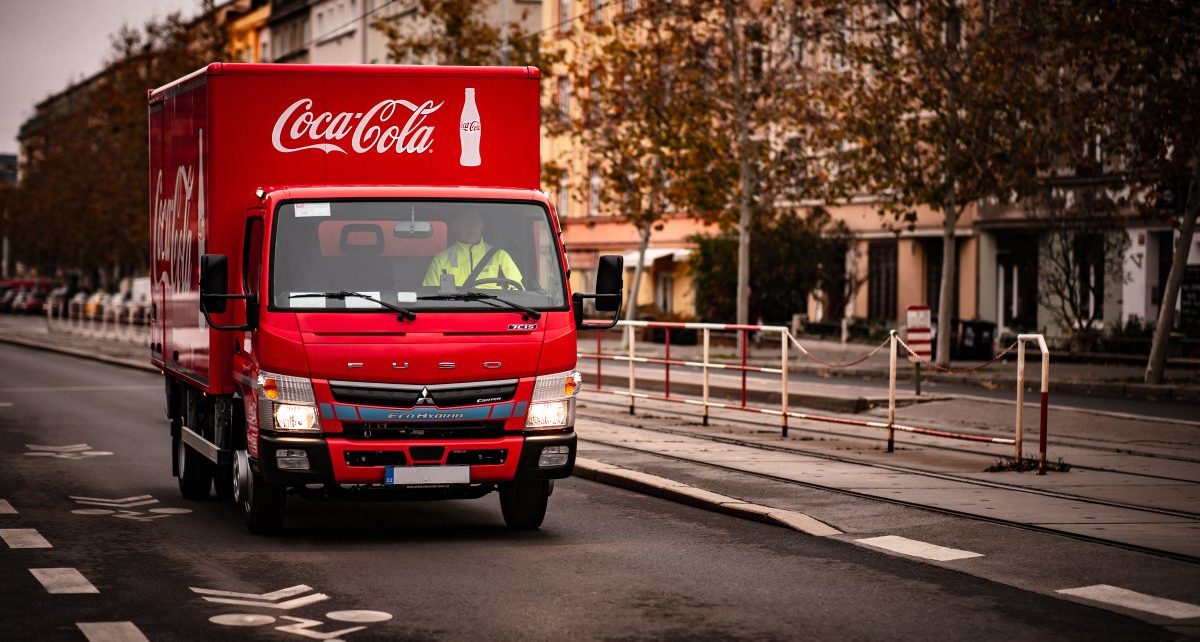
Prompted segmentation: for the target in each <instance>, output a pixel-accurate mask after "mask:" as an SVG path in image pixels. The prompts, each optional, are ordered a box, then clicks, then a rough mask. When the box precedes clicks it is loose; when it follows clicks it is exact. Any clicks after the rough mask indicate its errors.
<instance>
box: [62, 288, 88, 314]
mask: <svg viewBox="0 0 1200 642" xmlns="http://www.w3.org/2000/svg"><path fill="white" fill-rule="evenodd" d="M89 296H91V295H90V294H89V293H88V291H87V290H80V291H78V292H76V293H75V294H74V296H72V297H71V298H70V300H68V301H67V315H68V316H71V317H78V316H81V315H83V314H84V312H85V311H86V309H87V301H88V297H89Z"/></svg>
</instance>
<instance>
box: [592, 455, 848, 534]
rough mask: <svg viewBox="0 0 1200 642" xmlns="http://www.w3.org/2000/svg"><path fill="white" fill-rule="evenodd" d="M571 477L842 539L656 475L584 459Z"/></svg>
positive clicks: (784, 514) (810, 522) (822, 526)
mask: <svg viewBox="0 0 1200 642" xmlns="http://www.w3.org/2000/svg"><path fill="white" fill-rule="evenodd" d="M573 474H574V476H575V477H581V478H583V479H589V480H591V481H595V482H599V483H601V484H607V485H609V486H617V487H620V488H624V489H626V490H632V491H635V492H639V493H642V494H644V495H651V496H654V497H660V498H662V499H667V500H670V501H673V502H678V503H680V504H687V505H689V506H693V507H696V508H702V509H704V510H710V511H713V512H717V513H723V514H725V515H731V516H733V517H740V518H742V519H749V520H752V521H756V522H762V523H764V524H774V525H776V526H783V527H785V528H790V529H792V530H794V531H799V532H801V533H805V534H808V535H813V536H815V537H829V536H831V535H842V534H843V533H842V531H839V530H838V529H836V528H834V527H832V526H830V525H829V524H826V523H825V522H822V521H820V520H818V519H816V518H814V517H811V516H809V515H806V514H804V513H801V512H799V511H794V510H785V509H782V508H772V507H770V506H763V505H762V504H754V503H751V502H745V501H742V500H740V499H737V498H734V497H729V496H727V495H721V494H718V493H714V492H711V491H707V490H704V489H702V488H696V487H695V486H689V485H687V484H684V483H681V482H677V481H673V480H670V479H667V478H665V477H659V476H658V475H651V474H648V473H642V472H638V471H636V470H629V469H627V468H621V467H620V466H614V465H612V464H606V463H604V462H601V461H596V460H594V459H587V458H584V457H576V458H575V472H574V473H573Z"/></svg>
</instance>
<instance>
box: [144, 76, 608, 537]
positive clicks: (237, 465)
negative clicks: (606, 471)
mask: <svg viewBox="0 0 1200 642" xmlns="http://www.w3.org/2000/svg"><path fill="white" fill-rule="evenodd" d="M539 77H540V75H539V73H538V70H537V69H534V68H525V67H522V68H484V67H480V68H473V67H401V66H317V65H313V66H307V65H268V64H222V63H215V64H211V65H209V66H207V67H205V68H204V69H201V70H199V71H197V72H195V73H193V74H191V75H188V76H186V77H183V78H180V79H179V80H177V81H175V82H172V83H171V84H169V85H166V86H163V87H160V88H158V89H154V90H152V91H150V92H149V118H150V191H151V211H150V229H151V252H152V257H153V259H152V263H153V270H152V275H153V302H152V318H153V334H152V338H151V358H152V360H153V362H154V364H155V365H156V366H158V367H159V368H161V369H162V372H163V375H164V379H165V384H166V414H167V417H168V419H169V420H170V422H169V423H170V432H171V440H172V445H173V448H172V453H173V459H172V470H173V473H174V475H175V476H176V477H178V480H179V489H180V492H181V493H182V495H183V496H184V497H185V498H187V499H193V500H198V499H204V498H207V497H208V496H209V494H210V492H213V490H214V489H215V493H216V495H217V496H218V497H221V498H230V499H233V500H235V501H237V502H238V503H240V504H241V505H242V506H243V508H244V511H245V516H246V524H247V526H248V527H249V528H250V530H251V531H253V532H256V533H270V532H275V531H278V530H279V529H280V528H281V527H282V525H283V522H284V517H285V512H286V500H287V498H288V495H299V496H301V497H305V498H309V499H319V500H333V499H341V498H349V499H368V498H396V499H441V498H478V497H482V496H484V495H487V494H489V493H490V492H491V491H498V492H499V495H500V506H501V511H502V513H503V516H504V520H505V522H506V523H507V524H508V525H509V526H510V527H512V528H519V529H532V528H538V527H539V526H540V525H541V523H542V519H543V517H544V516H545V511H546V502H547V498H548V497H549V495H550V493H551V491H552V489H553V480H555V479H560V478H563V477H567V476H569V475H570V474H571V470H572V468H573V466H574V462H575V444H576V438H575V433H574V421H575V412H574V410H575V395H576V394H577V392H578V391H579V385H580V377H579V374H578V373H577V372H576V371H575V359H576V350H575V336H576V330H577V329H579V328H586V327H597V326H599V327H610V326H611V325H612V324H614V323H615V322H616V318H617V315H618V314H619V309H620V305H621V292H622V270H623V268H622V265H621V259H620V257H618V256H604V257H601V258H600V261H599V263H598V265H597V271H596V292H595V293H592V294H581V293H575V294H572V293H571V292H570V289H569V280H568V278H569V275H570V272H569V267H568V265H567V261H566V256H565V254H564V251H563V245H562V239H561V228H560V225H559V221H558V217H557V216H556V214H555V212H554V208H553V207H552V206H551V203H550V201H549V200H548V198H547V196H546V194H544V193H543V192H542V191H540V189H539V175H540V169H541V167H540V158H539V148H540V141H539ZM585 303H587V305H588V307H589V309H594V310H595V311H596V313H597V314H603V315H604V316H605V317H609V315H611V317H610V318H606V319H603V320H589V319H586V318H585V316H588V315H585V312H584V308H585Z"/></svg>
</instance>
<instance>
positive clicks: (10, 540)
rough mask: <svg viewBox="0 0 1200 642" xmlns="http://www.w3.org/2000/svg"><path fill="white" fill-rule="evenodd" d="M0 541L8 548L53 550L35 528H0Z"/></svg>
mask: <svg viewBox="0 0 1200 642" xmlns="http://www.w3.org/2000/svg"><path fill="white" fill-rule="evenodd" d="M0 539H2V540H4V543H5V544H8V547H9V548H54V547H53V546H51V545H50V542H47V541H46V538H45V537H42V534H41V533H39V532H37V529H35V528H0Z"/></svg>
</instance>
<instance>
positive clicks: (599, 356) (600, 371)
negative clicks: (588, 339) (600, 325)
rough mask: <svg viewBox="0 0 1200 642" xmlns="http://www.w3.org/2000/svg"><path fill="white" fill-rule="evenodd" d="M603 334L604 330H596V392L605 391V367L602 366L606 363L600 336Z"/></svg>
mask: <svg viewBox="0 0 1200 642" xmlns="http://www.w3.org/2000/svg"><path fill="white" fill-rule="evenodd" d="M603 333H604V330H596V390H603V389H604V366H603V365H601V364H602V363H604V357H603V352H604V350H603V349H602V348H601V346H600V335H601V334H603Z"/></svg>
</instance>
